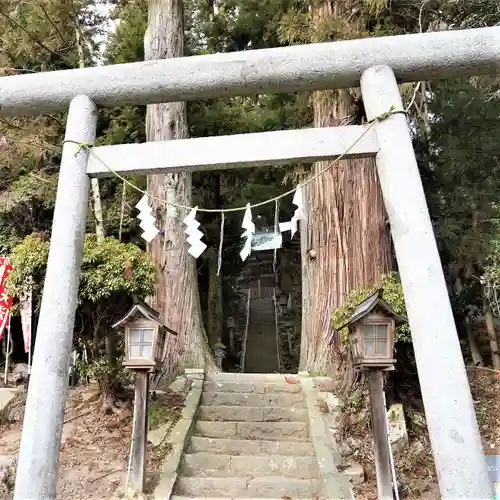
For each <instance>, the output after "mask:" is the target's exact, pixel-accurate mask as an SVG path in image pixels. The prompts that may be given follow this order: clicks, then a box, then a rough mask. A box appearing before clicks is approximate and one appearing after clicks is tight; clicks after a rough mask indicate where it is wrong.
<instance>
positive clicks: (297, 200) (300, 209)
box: [279, 187, 306, 238]
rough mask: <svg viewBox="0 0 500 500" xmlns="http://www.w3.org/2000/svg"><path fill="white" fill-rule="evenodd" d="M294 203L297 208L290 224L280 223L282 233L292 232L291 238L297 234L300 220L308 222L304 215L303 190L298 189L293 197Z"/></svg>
mask: <svg viewBox="0 0 500 500" xmlns="http://www.w3.org/2000/svg"><path fill="white" fill-rule="evenodd" d="M292 203H293V204H294V205H295V206H296V207H297V208H296V209H295V212H294V214H293V216H292V218H291V220H289V221H288V222H280V225H279V226H280V231H281V232H282V233H284V232H285V231H290V232H291V237H292V238H293V236H294V234H295V233H296V232H297V226H298V222H299V220H306V216H305V215H304V202H303V199H302V188H301V187H298V188H297V189H296V191H295V194H294V195H293V200H292Z"/></svg>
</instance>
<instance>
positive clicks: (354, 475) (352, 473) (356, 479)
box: [344, 462, 365, 484]
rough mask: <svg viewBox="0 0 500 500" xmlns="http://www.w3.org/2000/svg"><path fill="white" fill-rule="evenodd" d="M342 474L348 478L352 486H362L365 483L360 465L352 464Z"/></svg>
mask: <svg viewBox="0 0 500 500" xmlns="http://www.w3.org/2000/svg"><path fill="white" fill-rule="evenodd" d="M344 474H345V475H346V476H347V477H348V478H349V480H350V481H351V483H352V484H363V483H364V482H365V470H364V469H363V466H362V465H361V464H358V463H357V462H354V463H352V464H351V465H350V466H349V467H348V468H347V469H346V470H345V471H344Z"/></svg>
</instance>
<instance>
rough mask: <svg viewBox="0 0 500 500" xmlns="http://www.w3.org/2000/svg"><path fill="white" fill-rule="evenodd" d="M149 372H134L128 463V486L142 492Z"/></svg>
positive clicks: (144, 474)
mask: <svg viewBox="0 0 500 500" xmlns="http://www.w3.org/2000/svg"><path fill="white" fill-rule="evenodd" d="M148 396H149V373H148V372H147V371H145V370H142V371H139V370H138V371H137V372H136V379H135V399H134V429H133V435H132V450H131V464H130V469H131V470H130V483H129V486H130V488H131V489H132V490H133V491H134V492H138V493H143V492H144V486H145V483H146V461H147V443H148V440H147V435H148Z"/></svg>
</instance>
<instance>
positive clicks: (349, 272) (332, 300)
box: [300, 0, 393, 375]
mask: <svg viewBox="0 0 500 500" xmlns="http://www.w3.org/2000/svg"><path fill="white" fill-rule="evenodd" d="M341 3H342V5H339V4H341ZM355 3H356V2H354V1H352V0H345V1H344V2H334V1H333V0H318V1H317V2H315V3H313V5H314V6H313V22H314V24H315V25H321V23H324V22H325V19H327V18H330V19H331V18H334V19H338V18H339V17H341V16H342V15H343V14H345V13H346V12H351V11H352V8H353V7H354V4H355ZM313 104H314V122H315V123H314V125H315V126H316V127H326V126H338V125H346V124H352V123H353V122H354V121H355V118H354V116H355V115H356V111H357V109H356V105H355V103H354V99H353V96H352V94H351V92H350V91H349V90H340V91H327V92H315V94H314V100H313ZM326 165H328V163H327V162H319V163H315V164H314V166H313V169H312V174H313V175H314V174H315V173H317V172H318V171H320V170H322V169H323V168H325V166H326ZM305 199H306V200H307V202H306V204H305V205H306V211H307V214H306V216H307V222H305V223H303V224H302V226H301V248H302V283H303V285H302V286H303V289H302V297H303V298H302V341H301V356H300V369H301V370H310V371H315V372H329V374H331V375H333V374H334V372H335V366H336V363H335V361H334V359H333V349H332V348H331V347H330V346H331V344H332V340H333V334H334V331H333V327H332V320H331V317H332V313H333V312H334V311H335V309H337V308H338V307H342V306H343V305H344V301H345V299H346V298H347V296H348V294H349V293H350V292H352V291H353V290H356V289H358V288H361V287H366V286H369V285H372V284H373V283H374V282H376V281H377V280H378V278H379V277H380V275H381V274H382V273H385V272H388V271H390V270H391V269H392V266H393V261H392V253H391V240H390V232H389V227H388V225H387V223H386V212H385V208H384V203H383V199H382V193H381V190H380V185H379V181H378V176H377V171H376V167H375V162H374V160H373V159H372V158H366V159H364V158H363V159H355V160H344V161H341V162H339V163H337V164H336V165H335V166H333V167H332V168H330V169H329V170H327V171H326V172H325V173H324V174H323V175H321V176H320V177H318V178H317V179H316V180H315V181H314V182H312V183H311V184H309V185H308V186H307V188H306V190H305ZM310 250H314V252H312V253H310ZM313 254H315V256H314V257H312V255H313Z"/></svg>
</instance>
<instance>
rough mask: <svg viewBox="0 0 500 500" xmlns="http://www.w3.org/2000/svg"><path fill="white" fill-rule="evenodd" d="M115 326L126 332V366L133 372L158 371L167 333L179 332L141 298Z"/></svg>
mask: <svg viewBox="0 0 500 500" xmlns="http://www.w3.org/2000/svg"><path fill="white" fill-rule="evenodd" d="M113 328H123V329H124V331H125V359H124V361H123V366H124V367H125V368H126V369H127V370H130V371H148V372H153V371H155V370H157V369H158V368H159V367H160V366H161V362H162V355H163V348H164V346H165V339H166V336H167V333H170V334H172V335H177V333H176V332H174V331H173V330H171V329H170V328H168V327H166V326H165V325H164V324H163V323H162V322H161V321H160V314H159V313H158V312H157V311H155V310H154V309H152V308H151V307H149V306H148V305H147V304H146V303H145V302H142V301H138V300H136V303H135V304H134V305H133V307H132V309H130V311H129V312H128V313H127V314H126V315H125V316H124V317H123V318H122V319H121V320H120V321H118V322H117V323H115V324H114V325H113Z"/></svg>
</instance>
